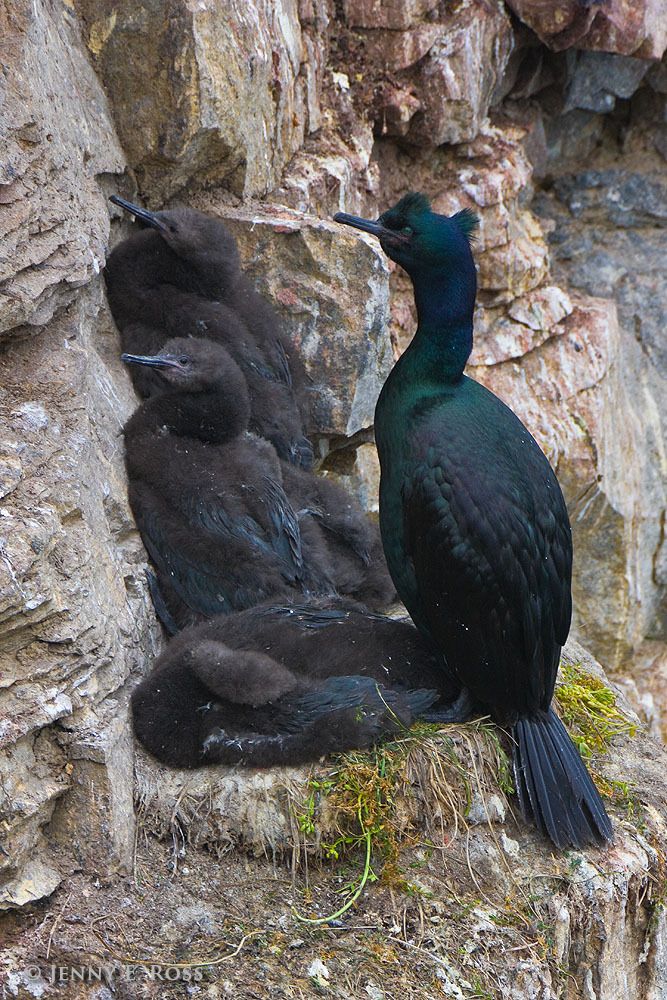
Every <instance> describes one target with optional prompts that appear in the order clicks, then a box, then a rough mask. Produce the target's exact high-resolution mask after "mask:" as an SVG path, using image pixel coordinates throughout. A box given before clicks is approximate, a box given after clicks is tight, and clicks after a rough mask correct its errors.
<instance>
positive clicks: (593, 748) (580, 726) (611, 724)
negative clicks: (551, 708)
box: [556, 664, 637, 760]
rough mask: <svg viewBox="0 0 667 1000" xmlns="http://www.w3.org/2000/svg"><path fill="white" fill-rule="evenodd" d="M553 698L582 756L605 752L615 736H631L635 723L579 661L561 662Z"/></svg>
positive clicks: (590, 757) (605, 687)
mask: <svg viewBox="0 0 667 1000" xmlns="http://www.w3.org/2000/svg"><path fill="white" fill-rule="evenodd" d="M560 676H561V680H560V683H559V684H558V686H557V688H556V701H557V703H558V707H559V709H560V714H561V718H562V719H563V722H564V723H565V725H566V726H567V727H568V730H569V732H570V736H571V737H572V739H573V740H574V742H575V743H576V745H577V747H578V749H579V753H580V754H581V756H582V757H583V758H584V759H585V760H591V759H592V758H593V757H595V756H598V755H600V754H604V753H607V751H608V750H609V748H610V747H611V742H612V740H613V738H614V737H615V736H620V735H622V734H627V735H629V736H634V735H635V733H636V730H637V727H636V725H635V723H634V722H632V721H631V720H630V719H628V718H627V716H625V715H624V714H623V712H621V710H620V709H619V707H618V706H617V704H616V695H615V694H614V692H613V691H612V690H611V688H608V687H607V686H606V685H605V684H604V683H603V682H602V681H601V680H600V679H599V678H597V677H594V676H593V674H589V673H587V672H586V671H585V670H583V669H582V667H581V666H580V665H579V664H571V665H570V664H567V665H561V674H560Z"/></svg>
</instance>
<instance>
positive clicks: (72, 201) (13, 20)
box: [0, 0, 124, 332]
mask: <svg viewBox="0 0 667 1000" xmlns="http://www.w3.org/2000/svg"><path fill="white" fill-rule="evenodd" d="M0 33H1V34H2V46H3V95H2V134H3V157H2V163H1V164H0V332H2V331H9V330H10V329H12V328H13V327H17V326H20V325H21V324H26V323H28V324H30V325H32V326H40V325H43V324H44V323H47V322H48V320H49V319H50V318H51V316H52V315H53V313H54V312H55V311H56V309H58V308H60V307H62V306H63V305H65V304H66V303H67V302H69V301H71V300H72V298H73V297H74V295H75V294H76V291H75V290H76V289H77V288H79V287H80V286H81V285H84V284H85V283H86V282H88V281H90V279H91V278H92V277H94V275H95V274H96V273H99V271H100V269H101V268H102V266H103V264H104V253H105V251H104V248H105V244H106V241H107V238H108V234H109V217H108V213H107V211H106V207H105V204H104V202H105V198H104V190H103V187H102V188H101V187H100V181H101V179H102V178H104V177H105V176H106V175H110V174H115V173H122V171H123V168H124V157H123V154H122V151H121V149H120V146H119V145H118V140H117V138H116V134H115V131H114V127H113V124H112V122H111V120H110V117H109V112H108V108H107V102H106V98H105V95H104V91H103V90H102V88H101V86H100V84H99V82H98V80H97V78H96V77H95V74H94V73H93V72H92V70H91V68H90V66H89V65H88V62H87V61H86V56H85V49H84V47H83V45H82V44H81V42H80V39H79V29H78V25H77V22H76V19H75V18H74V17H73V16H72V12H71V10H69V9H68V8H66V7H65V8H63V9H62V11H60V10H59V11H58V12H56V11H55V9H54V8H53V7H52V5H51V4H49V3H46V2H41V0H37V2H35V3H32V2H28V0H3V2H2V3H0Z"/></svg>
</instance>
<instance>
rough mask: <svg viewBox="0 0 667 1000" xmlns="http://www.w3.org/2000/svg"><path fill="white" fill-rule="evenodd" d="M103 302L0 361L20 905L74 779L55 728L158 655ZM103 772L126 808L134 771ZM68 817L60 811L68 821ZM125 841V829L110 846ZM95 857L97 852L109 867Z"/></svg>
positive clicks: (4, 692)
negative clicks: (107, 354) (16, 472)
mask: <svg viewBox="0 0 667 1000" xmlns="http://www.w3.org/2000/svg"><path fill="white" fill-rule="evenodd" d="M95 292H96V294H94V293H91V292H88V293H86V294H82V293H80V294H79V297H78V299H77V302H76V303H75V304H73V305H72V306H70V308H69V310H67V311H64V312H61V313H59V314H58V316H57V317H56V318H54V319H52V320H51V322H50V323H49V325H48V328H47V329H45V330H44V331H43V332H42V333H41V335H40V337H37V338H35V337H33V338H29V339H20V338H16V339H15V340H13V341H12V342H11V346H10V348H8V349H7V350H6V351H5V353H4V354H3V355H2V357H1V358H0V367H1V368H2V386H3V389H2V393H1V395H0V409H1V410H2V424H3V428H4V430H3V450H4V452H5V454H6V455H7V456H8V459H7V460H6V463H5V467H6V468H7V467H9V468H10V469H13V468H14V466H13V465H12V462H13V460H14V459H16V458H17V457H18V458H19V459H20V463H21V477H20V478H17V477H16V476H14V477H13V479H12V480H11V482H10V484H9V485H10V487H11V488H10V489H9V490H7V488H6V487H5V496H4V497H3V500H2V508H1V511H0V514H1V516H0V608H1V616H0V639H1V643H0V645H1V652H0V676H1V677H2V678H3V680H2V688H0V718H2V719H3V724H2V727H1V729H0V736H1V739H0V745H1V746H2V752H1V754H0V768H5V769H6V770H7V772H8V774H9V775H11V776H12V780H7V781H3V782H2V783H0V784H1V791H0V800H1V804H0V812H2V815H3V816H4V817H5V821H6V826H5V831H4V833H5V836H6V837H7V838H8V839H9V842H10V844H11V845H12V850H11V851H10V854H9V857H6V856H5V855H4V854H2V852H0V885H1V884H3V883H4V882H5V881H7V880H10V881H11V883H12V885H11V891H10V897H11V898H15V897H16V898H20V897H21V894H22V893H23V892H24V888H25V887H24V882H23V880H22V879H23V876H22V875H21V871H22V866H23V865H25V864H27V863H28V862H29V861H30V862H34V861H35V860H36V859H39V858H40V857H41V855H40V851H42V849H43V840H42V835H41V833H40V830H41V829H42V827H43V826H44V824H45V823H46V822H48V821H49V819H50V818H51V813H52V810H53V805H54V801H55V799H56V798H58V797H59V796H60V795H61V794H62V793H63V792H64V790H65V789H66V788H67V787H69V786H70V785H71V782H72V780H73V779H72V770H71V768H69V763H70V758H69V754H68V752H67V751H66V752H65V753H64V754H63V751H62V750H58V748H57V747H56V746H55V741H54V737H53V731H52V730H51V729H50V728H48V727H50V725H51V724H52V723H53V722H54V721H56V720H60V724H61V726H67V727H69V728H70V729H71V730H72V732H76V730H77V725H78V724H77V722H76V720H72V719H71V716H72V713H73V712H77V711H81V710H82V709H83V708H84V707H88V708H89V709H90V707H92V706H96V705H99V704H100V703H101V702H103V700H104V699H105V697H106V696H107V695H108V694H109V693H110V692H113V691H115V690H116V689H117V688H119V687H120V686H121V685H123V684H124V682H125V680H126V678H127V676H128V674H129V672H130V670H131V669H132V668H133V667H135V666H137V665H138V664H141V665H143V663H144V661H145V659H146V658H147V657H150V655H151V654H152V653H153V652H154V651H155V649H156V639H155V636H154V635H152V634H151V626H150V624H149V622H150V620H151V619H152V612H151V611H150V604H149V600H148V597H147V594H146V587H145V581H144V578H143V565H144V559H145V556H144V553H143V550H142V548H141V545H140V542H139V538H138V535H137V532H136V529H135V528H134V525H133V523H132V520H131V516H130V513H129V508H128V506H127V500H126V496H125V483H124V473H123V453H122V439H121V437H120V430H121V426H122V423H123V421H124V419H125V418H126V416H127V415H128V414H129V412H130V410H131V408H132V406H133V402H134V399H133V394H132V391H131V388H130V386H129V382H128V380H127V377H126V376H125V374H124V373H122V371H121V365H120V362H119V360H118V353H117V352H118V345H117V341H116V342H115V343H114V345H113V350H112V355H113V360H112V361H111V360H110V364H111V367H109V366H108V365H107V364H105V362H104V361H103V360H102V357H101V356H100V354H98V353H97V350H96V347H98V349H100V350H101V351H102V352H104V351H105V339H104V333H103V330H104V328H105V323H106V324H107V326H106V329H107V330H109V327H110V319H109V318H108V317H107V318H106V319H104V321H102V320H101V319H100V318H99V317H98V308H99V302H100V297H101V287H100V282H99V279H97V283H96V287H95ZM104 315H105V314H103V316H104ZM96 325H97V332H98V337H97V339H96V342H95V346H94V345H93V331H94V330H95V327H96ZM154 628H155V626H154V625H153V629H154ZM40 731H41V733H40ZM37 734H40V735H39V736H38V742H37V743H35V747H34V749H33V743H34V741H35V737H36V736H37ZM47 734H49V735H47ZM100 738H101V732H100ZM38 748H39V752H38ZM47 750H48V753H47V752H46V751H47ZM79 756H80V757H81V758H83V756H84V754H83V751H81V753H80V754H79ZM33 757H34V761H33ZM76 767H77V769H79V770H80V769H81V768H83V767H85V765H83V764H81V763H77V765H76ZM106 769H107V778H106V780H107V781H110V782H112V783H113V784H114V786H115V787H117V788H122V787H124V789H125V795H126V798H127V797H128V796H130V794H131V782H132V767H131V759H129V758H128V757H126V758H125V759H124V760H123V759H122V758H121V757H120V756H119V755H116V756H115V757H113V759H112V756H110V758H109V763H108V766H107V768H106ZM77 773H78V771H77ZM17 782H19V783H20V782H23V789H24V790H23V793H20V791H19V787H18V786H17V784H16V783H17ZM100 782H101V778H100V777H99V776H98V778H97V780H96V785H99V786H100V788H101V784H100ZM86 788H87V789H88V791H90V790H91V788H92V786H91V785H90V782H88V783H87V784H86ZM118 794H119V795H120V792H119V793H118ZM67 801H68V802H69V803H74V801H75V798H74V797H72V798H71V799H70V798H69V796H68V799H67ZM67 808H69V805H67V806H66V805H65V801H64V800H63V804H62V805H61V806H59V809H64V810H66V809H67ZM89 812H90V813H91V816H93V815H94V810H89ZM115 816H116V810H114V812H113V814H111V813H110V814H109V815H108V816H107V817H106V819H105V821H104V822H105V823H106V824H107V826H108V824H109V822H111V824H112V825H113V824H114V822H115ZM79 820H80V817H79ZM72 822H73V823H74V824H75V825H76V823H77V822H78V820H77V819H76V814H74V818H73V820H72ZM91 822H92V819H91ZM81 829H83V827H82V828H81ZM126 831H127V822H126V821H124V822H123V823H120V824H119V825H118V827H117V828H114V830H113V832H112V833H111V834H110V837H111V840H112V841H115V839H116V838H118V837H121V836H123V835H124V833H125V832H126ZM96 844H97V846H96V848H94V849H93V848H91V852H92V853H97V855H98V859H102V857H103V854H102V853H101V851H102V848H101V842H100V841H99V838H98V839H97V840H96ZM70 848H71V843H70ZM42 860H44V859H43V857H42ZM100 863H101V860H100ZM47 864H48V861H47ZM25 878H26V880H27V881H26V882H25V886H28V883H29V882H31V881H34V879H33V875H32V874H31V871H30V870H27V871H26V875H25ZM8 891H9V890H8ZM25 891H26V892H27V891H28V889H27V888H25ZM30 891H32V890H30Z"/></svg>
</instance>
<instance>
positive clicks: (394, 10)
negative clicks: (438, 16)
mask: <svg viewBox="0 0 667 1000" xmlns="http://www.w3.org/2000/svg"><path fill="white" fill-rule="evenodd" d="M437 6H438V0H343V10H344V12H345V20H346V21H347V23H348V24H349V25H350V26H351V27H353V28H392V29H394V30H397V29H399V30H400V29H403V28H409V27H411V26H412V25H413V24H415V23H416V22H418V21H419V20H420V19H421V18H422V17H424V15H426V14H428V13H429V12H430V11H432V10H434V9H435V8H436V7H437Z"/></svg>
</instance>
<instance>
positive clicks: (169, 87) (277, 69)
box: [77, 0, 326, 206]
mask: <svg viewBox="0 0 667 1000" xmlns="http://www.w3.org/2000/svg"><path fill="white" fill-rule="evenodd" d="M77 9H78V10H79V11H80V12H81V16H82V18H83V20H84V23H85V26H86V41H87V44H88V48H89V50H90V53H91V57H92V59H93V64H94V66H95V68H96V70H97V72H98V73H99V74H100V77H101V79H102V81H103V82H104V86H105V87H106V90H107V92H108V93H109V95H110V98H111V104H112V107H113V112H114V117H115V120H116V124H117V128H118V133H119V135H120V137H121V141H122V143H123V147H124V149H125V151H126V153H127V157H128V160H129V162H130V164H131V165H132V166H133V167H134V168H135V170H136V174H137V178H138V180H139V185H140V188H141V190H142V193H143V194H144V197H145V198H146V199H149V200H150V202H151V204H152V205H156V206H160V205H161V204H162V203H163V202H164V201H165V199H166V198H167V197H168V196H169V195H170V194H172V193H173V192H175V191H179V190H181V189H182V188H183V187H185V186H186V185H187V184H189V183H190V182H192V181H195V182H196V183H198V184H201V183H204V182H206V183H209V184H210V183H211V182H221V181H224V182H225V184H227V185H229V186H230V187H231V188H232V189H233V190H234V192H235V193H237V194H243V195H255V194H260V193H265V192H266V191H267V190H269V189H270V188H271V187H273V186H275V184H276V183H277V181H278V179H279V177H280V175H281V173H282V170H283V168H284V167H285V164H286V163H287V162H288V161H289V160H290V158H291V157H292V156H293V154H294V153H295V152H296V151H297V150H298V149H299V147H300V146H301V145H302V143H303V139H304V134H305V130H306V127H307V126H306V115H307V113H308V114H309V115H310V120H311V123H312V126H311V127H312V128H317V127H318V116H319V107H318V105H319V90H320V86H321V79H320V74H321V72H322V56H321V54H320V52H319V51H318V48H320V47H321V45H320V46H314V44H313V40H312V39H311V41H310V42H309V43H308V44H304V37H303V33H302V30H301V25H300V22H299V17H298V5H297V2H296V0H287V2H286V3H284V4H281V5H280V6H276V5H275V4H274V3H271V2H269V0H259V2H258V3H252V4H246V5H238V4H219V3H215V2H211V0H205V2H202V3H197V4H189V3H187V2H186V0H171V2H170V3H169V5H168V16H165V5H164V3H163V2H162V0H149V2H147V3H143V4H141V5H140V6H139V7H138V6H137V5H136V4H135V3H133V2H131V0H121V2H117V0H101V2H100V0H77ZM314 20H315V24H316V27H315V28H314V32H315V35H316V36H317V34H318V32H319V31H320V29H322V30H323V29H324V27H325V26H326V16H325V15H323V16H322V17H321V18H320V22H321V24H320V23H319V22H318V21H317V19H314ZM310 30H313V29H309V31H310ZM325 51H326V49H325ZM302 65H303V66H304V73H303V74H302V75H301V74H300V70H301V67H302ZM307 109H308V112H307Z"/></svg>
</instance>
